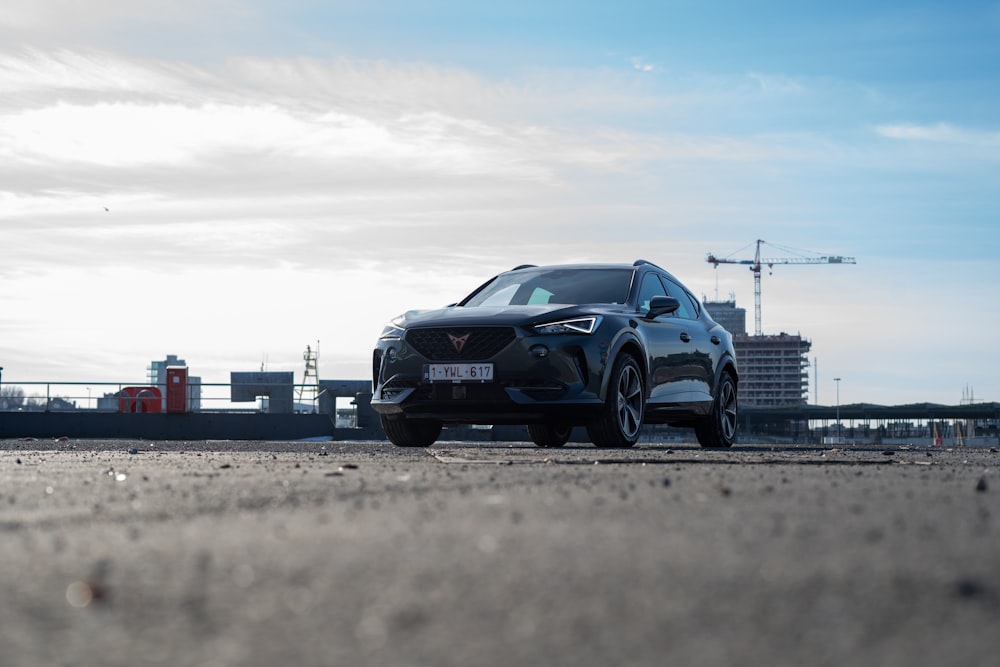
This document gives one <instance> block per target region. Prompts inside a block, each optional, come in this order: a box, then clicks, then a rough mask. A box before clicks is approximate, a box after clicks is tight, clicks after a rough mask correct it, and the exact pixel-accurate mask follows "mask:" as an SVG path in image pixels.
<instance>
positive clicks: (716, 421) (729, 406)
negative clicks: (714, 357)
mask: <svg viewBox="0 0 1000 667" xmlns="http://www.w3.org/2000/svg"><path fill="white" fill-rule="evenodd" d="M736 412H737V402H736V381H735V380H734V379H733V376H732V375H731V374H729V373H723V374H722V377H721V378H719V384H718V386H717V387H716V388H715V401H714V402H713V403H712V414H711V415H710V416H709V417H708V418H707V419H705V420H703V421H701V422H699V423H698V424H695V427H694V433H695V435H696V436H697V437H698V444H700V445H701V446H702V447H732V446H733V443H734V442H736Z"/></svg>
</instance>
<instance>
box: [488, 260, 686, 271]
mask: <svg viewBox="0 0 1000 667" xmlns="http://www.w3.org/2000/svg"><path fill="white" fill-rule="evenodd" d="M640 266H649V267H650V268H653V269H657V270H659V271H662V272H663V273H667V271H666V270H665V269H663V268H661V267H659V266H657V265H656V264H653V263H652V262H650V261H647V260H645V259H637V260H635V261H634V262H632V263H631V264H626V263H625V262H578V263H574V264H542V265H538V264H521V265H520V266H515V267H514V268H512V269H510V270H508V271H504V273H511V272H512V271H524V270H526V269H540V270H547V269H630V270H631V269H636V268H638V267H640Z"/></svg>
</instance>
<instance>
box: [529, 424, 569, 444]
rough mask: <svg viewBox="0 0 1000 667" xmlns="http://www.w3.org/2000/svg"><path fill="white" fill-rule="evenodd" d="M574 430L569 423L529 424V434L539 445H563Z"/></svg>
mask: <svg viewBox="0 0 1000 667" xmlns="http://www.w3.org/2000/svg"><path fill="white" fill-rule="evenodd" d="M572 432H573V427H572V426H570V425H569V424H528V435H529V436H531V441H532V442H533V443H535V444H536V445H538V446H539V447H562V446H563V445H565V444H566V443H567V442H569V435H570V433H572Z"/></svg>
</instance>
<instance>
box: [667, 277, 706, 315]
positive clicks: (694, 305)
mask: <svg viewBox="0 0 1000 667" xmlns="http://www.w3.org/2000/svg"><path fill="white" fill-rule="evenodd" d="M663 283H664V284H665V285H666V286H667V290H668V291H669V292H670V296H672V297H674V298H675V299H677V300H678V301H679V302H680V304H681V307H680V308H678V309H677V317H683V318H684V319H686V320H696V319H698V312H699V311H698V302H697V301H695V300H694V297H692V296H691V295H690V294H688V291H687V290H686V289H684V288H683V287H681V286H680V285H678V284H677V283H675V282H674V281H672V280H670V279H669V278H664V279H663Z"/></svg>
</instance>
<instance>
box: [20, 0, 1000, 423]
mask: <svg viewBox="0 0 1000 667" xmlns="http://www.w3.org/2000/svg"><path fill="white" fill-rule="evenodd" d="M998 223H1000V2H978V1H975V0H971V1H969V0H966V1H963V2H960V3H955V2H921V1H919V0H914V1H906V2H902V1H899V2H896V1H879V0H869V1H865V2H860V1H857V2H855V1H853V0H846V1H841V2H836V3H833V2H822V3H803V2H799V1H796V0H787V1H781V0H774V1H762V2H754V1H752V0H718V1H713V0H700V1H694V0H690V1H689V0H656V1H654V2H640V1H636V0H618V1H617V2H615V3H610V2H600V3H598V2H587V1H584V0H577V1H575V2H568V1H567V2H563V1H551V2H546V1H545V0H533V1H531V2H526V1H523V0H507V1H506V2H503V3H470V2H468V0H465V1H463V2H457V1H452V0H423V1H422V2H419V3H417V2H399V1H391V0H363V1H362V0H342V1H338V0H326V1H319V0H283V1H282V2H275V1H267V0H89V1H88V2H86V3H81V2H75V1H73V0H4V3H3V5H2V6H0V253H2V254H0V366H2V367H3V375H2V381H3V382H4V383H5V384H7V383H11V384H17V383H18V382H29V383H30V382H92V383H98V382H125V383H129V384H143V383H144V381H145V379H146V369H147V367H148V366H149V364H150V362H151V361H153V360H161V359H164V358H165V357H166V356H167V355H168V354H176V355H178V356H179V357H180V358H182V359H184V360H186V361H187V363H188V366H189V369H190V373H191V374H192V375H196V376H200V377H201V378H202V381H203V382H206V383H214V382H217V383H224V382H228V381H229V373H230V372H231V371H248V370H249V371H253V370H260V369H262V368H266V369H267V370H272V371H294V372H295V377H296V379H297V381H299V380H301V375H302V372H303V370H304V368H305V362H304V361H303V353H304V351H305V349H306V346H307V345H309V346H311V347H312V348H313V349H318V350H319V359H318V370H319V376H320V377H321V378H323V379H366V378H369V377H370V359H371V351H372V348H373V346H374V343H375V340H376V338H377V337H378V335H379V333H380V331H381V329H382V325H383V324H384V323H385V322H386V321H388V320H389V319H391V318H392V317H394V316H395V315H397V314H399V313H401V312H403V311H405V310H409V309H415V308H433V307H438V306H442V305H445V304H448V303H452V302H454V301H457V300H458V299H460V298H461V297H462V296H464V295H465V294H466V293H467V292H469V291H471V290H472V289H473V288H474V287H476V286H477V285H479V284H480V283H482V282H483V281H484V280H485V279H486V278H488V277H489V276H491V275H493V274H495V273H497V272H499V271H502V270H506V269H508V268H511V267H513V266H516V265H519V264H525V263H532V264H554V263H564V262H576V261H600V262H622V261H625V262H631V261H633V260H634V259H637V258H643V259H648V260H650V261H653V262H655V263H657V264H659V265H660V266H663V267H664V268H666V269H667V270H669V271H671V272H672V273H673V274H674V275H676V276H677V277H678V278H680V279H681V280H682V281H683V282H684V283H685V284H687V286H688V287H689V288H690V289H691V290H692V291H693V292H694V293H695V294H696V295H699V296H703V297H706V298H708V299H715V298H716V297H718V298H721V299H723V300H725V299H729V298H731V297H733V298H735V300H736V302H737V304H738V305H739V306H741V307H745V308H746V309H747V311H748V314H747V319H748V325H749V326H750V328H751V330H752V326H753V276H752V274H751V273H750V272H749V271H747V270H746V269H747V267H745V266H730V265H723V266H721V267H719V268H718V269H714V268H713V267H712V265H710V264H709V263H707V262H706V261H705V258H706V256H707V254H708V253H713V254H715V255H716V256H718V257H728V258H731V259H749V258H752V257H753V255H754V250H755V248H754V244H755V242H756V240H757V239H763V240H764V241H766V242H768V244H769V245H767V246H765V247H764V254H765V255H766V256H769V257H777V258H782V257H800V256H801V257H819V256H831V255H834V256H835V255H841V256H848V257H854V258H855V259H856V262H857V263H856V264H853V265H823V264H817V265H813V264H810V265H776V266H774V267H773V269H772V270H771V271H770V272H768V271H765V272H764V274H763V277H762V313H761V317H762V323H763V330H764V332H765V333H779V332H788V333H797V334H801V335H802V336H804V337H805V338H807V339H809V340H810V341H811V342H812V350H811V352H810V360H811V361H813V362H814V365H815V370H816V371H817V372H816V377H813V378H811V380H812V381H813V382H814V383H815V385H814V386H813V385H811V386H810V390H809V400H810V402H813V401H814V400H815V399H816V398H818V401H819V403H820V404H824V405H832V404H833V403H834V401H835V400H837V399H835V391H836V389H837V387H838V386H839V402H840V403H842V404H848V403H859V402H866V403H877V404H883V405H894V404H904V403H915V402H933V403H945V404H957V403H959V402H961V401H962V399H963V398H964V397H967V396H968V395H970V394H971V395H973V396H974V398H975V400H977V401H1000V374H998V372H997V371H998V369H1000V351H998V346H997V345H996V341H997V337H998V336H997V332H998V331H1000V314H998V313H1000V308H998V305H997V304H998V301H997V297H996V294H995V291H996V286H997V285H998V284H1000V260H998V255H1000V224H998ZM810 370H812V369H810ZM835 377H839V378H841V380H840V382H839V383H837V385H835V382H834V378H835ZM32 391H33V390H32ZM32 391H29V393H32Z"/></svg>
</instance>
